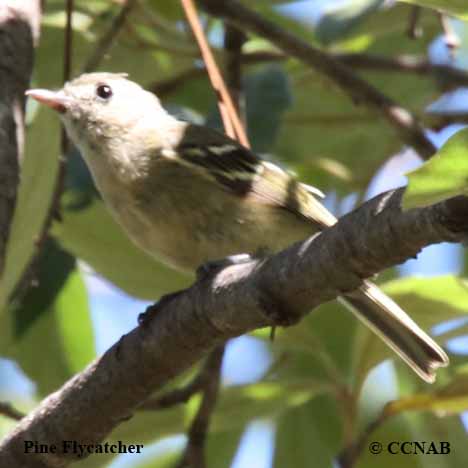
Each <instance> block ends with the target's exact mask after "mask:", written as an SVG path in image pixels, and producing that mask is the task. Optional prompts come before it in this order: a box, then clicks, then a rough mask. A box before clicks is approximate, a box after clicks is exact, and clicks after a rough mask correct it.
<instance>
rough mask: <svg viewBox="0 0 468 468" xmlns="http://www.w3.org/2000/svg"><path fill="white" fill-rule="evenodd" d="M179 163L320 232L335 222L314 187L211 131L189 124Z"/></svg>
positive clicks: (180, 145) (181, 140)
mask: <svg viewBox="0 0 468 468" xmlns="http://www.w3.org/2000/svg"><path fill="white" fill-rule="evenodd" d="M176 151H177V153H178V154H179V155H180V156H181V158H182V159H180V158H178V162H179V163H182V164H187V165H191V166H192V167H193V166H195V167H197V166H198V167H199V168H200V169H203V171H200V173H204V174H206V175H207V176H208V177H210V178H211V179H212V180H213V179H214V180H216V181H217V182H218V183H219V184H221V185H222V186H223V187H224V188H225V189H227V190H229V191H231V192H232V193H233V194H235V195H237V196H244V197H247V196H248V197H252V198H254V199H255V201H257V202H259V203H267V204H269V205H271V206H275V207H278V208H282V209H286V210H288V211H290V212H292V213H294V214H296V215H298V216H300V217H302V218H305V219H307V220H309V221H312V222H313V223H314V224H316V225H317V227H318V228H319V229H323V228H324V227H327V226H331V225H332V224H334V223H335V222H336V218H335V217H334V216H333V215H332V214H331V213H330V212H329V211H328V210H327V209H326V208H325V207H324V206H323V205H322V204H321V203H320V201H319V200H318V199H317V198H316V197H317V196H323V195H322V194H321V192H320V191H319V190H317V189H315V188H314V187H311V186H308V185H305V184H302V183H300V182H299V181H298V180H297V179H296V178H295V177H294V176H293V175H291V174H289V173H288V172H286V171H284V170H283V169H281V168H280V167H278V166H276V165H275V164H273V163H271V162H267V161H264V160H262V159H261V158H260V157H258V156H257V155H256V154H255V153H253V152H252V151H250V150H249V149H247V148H245V147H244V146H242V145H240V144H239V143H238V142H237V141H235V140H232V139H231V138H229V137H227V136H226V135H224V134H222V133H220V132H218V131H216V130H214V129H210V128H208V127H203V128H201V127H200V126H198V125H193V124H186V125H184V126H183V131H182V134H181V135H179V138H178V143H177V145H176Z"/></svg>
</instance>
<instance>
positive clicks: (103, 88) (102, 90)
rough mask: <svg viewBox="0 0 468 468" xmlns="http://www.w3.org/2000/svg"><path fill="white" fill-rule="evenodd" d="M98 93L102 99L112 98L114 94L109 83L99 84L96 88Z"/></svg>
mask: <svg viewBox="0 0 468 468" xmlns="http://www.w3.org/2000/svg"><path fill="white" fill-rule="evenodd" d="M96 94H97V95H98V97H100V98H101V99H110V97H111V96H112V88H111V87H110V86H109V85H105V84H104V85H99V86H98V87H97V88H96Z"/></svg>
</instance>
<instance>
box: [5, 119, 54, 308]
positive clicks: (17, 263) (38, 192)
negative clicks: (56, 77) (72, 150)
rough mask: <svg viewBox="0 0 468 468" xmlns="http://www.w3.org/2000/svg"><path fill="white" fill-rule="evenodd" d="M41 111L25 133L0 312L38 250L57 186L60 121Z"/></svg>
mask: <svg viewBox="0 0 468 468" xmlns="http://www.w3.org/2000/svg"><path fill="white" fill-rule="evenodd" d="M38 114H39V115H38V117H37V118H36V119H35V120H36V122H37V123H36V125H34V126H33V127H31V129H30V130H28V132H27V133H26V136H27V143H26V154H25V157H24V160H23V164H22V166H21V181H20V185H19V189H18V198H17V202H16V207H15V213H14V217H13V222H12V225H11V231H10V237H9V240H8V244H7V252H6V260H5V270H4V271H3V275H2V281H1V282H0V315H1V314H2V312H3V311H4V309H5V306H6V305H7V303H8V301H9V300H10V296H11V294H12V293H13V291H14V289H15V287H16V285H17V283H18V282H19V281H20V279H21V276H22V274H23V272H24V270H25V268H26V266H27V265H28V263H29V261H30V259H31V257H32V256H33V255H34V254H35V252H36V250H37V247H36V242H37V239H38V238H40V236H41V234H40V233H41V231H42V228H43V225H44V222H45V219H46V217H47V214H48V212H49V206H50V204H51V200H52V194H53V191H54V187H55V178H56V174H57V169H58V157H57V154H58V152H57V149H58V144H59V140H58V121H57V120H56V119H55V118H53V116H52V114H51V113H49V112H47V111H45V112H44V111H42V112H41V111H40V112H39V113H38ZM44 135H47V138H44ZM54 142H55V147H54Z"/></svg>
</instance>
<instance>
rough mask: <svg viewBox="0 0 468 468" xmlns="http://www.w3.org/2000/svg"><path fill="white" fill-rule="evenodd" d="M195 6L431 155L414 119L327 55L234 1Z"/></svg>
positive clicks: (424, 154)
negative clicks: (305, 69)
mask: <svg viewBox="0 0 468 468" xmlns="http://www.w3.org/2000/svg"><path fill="white" fill-rule="evenodd" d="M199 3H200V4H201V5H202V6H203V7H204V8H205V9H206V10H207V11H208V12H209V13H211V14H213V15H216V16H219V17H221V18H223V19H225V20H227V21H231V22H232V23H233V24H235V25H237V26H238V27H239V28H241V29H243V30H248V31H251V32H253V33H255V34H258V35H259V36H261V37H264V38H266V39H268V40H269V41H271V42H272V43H273V44H275V45H276V46H277V47H278V48H279V49H281V50H283V51H284V52H285V53H286V54H288V55H290V56H292V57H295V58H297V59H299V60H301V61H303V62H304V63H306V64H307V65H309V66H311V67H312V68H314V69H315V70H317V71H319V72H320V73H323V74H324V75H326V76H327V77H328V78H330V79H331V80H332V81H333V82H334V83H335V84H336V85H338V86H339V87H340V88H341V89H342V90H343V91H344V92H345V93H346V94H348V95H349V97H350V98H351V99H352V100H353V101H354V102H356V103H359V104H362V105H365V106H367V107H369V108H370V109H372V110H373V111H375V112H376V113H378V114H380V115H381V116H382V117H383V118H384V119H385V120H387V122H388V123H389V124H390V125H391V126H392V127H393V128H394V129H395V130H396V131H397V133H398V135H399V136H400V138H401V140H402V141H403V142H404V143H406V144H407V145H409V146H412V147H413V148H414V149H415V150H416V151H417V152H418V154H419V155H420V156H421V157H422V158H424V159H428V158H430V157H431V156H432V155H433V154H434V153H435V151H436V149H435V147H434V145H433V144H432V143H431V142H430V140H429V139H428V138H427V137H426V136H425V134H424V131H423V128H422V127H421V125H420V124H419V122H418V121H417V119H416V117H415V116H414V115H412V114H411V113H410V112H409V111H408V110H407V109H405V108H404V107H402V106H401V105H399V104H398V103H396V102H394V101H393V100H392V99H390V98H389V97H387V96H385V95H384V94H382V93H381V92H380V91H379V90H378V89H376V88H374V87H373V86H372V85H371V84H370V83H368V82H366V81H365V80H363V79H362V78H360V77H359V76H357V75H356V74H354V73H353V72H352V71H351V70H350V69H349V68H348V67H346V66H345V65H343V64H341V63H340V62H338V61H337V60H335V59H334V58H333V57H332V56H331V55H329V54H327V53H325V52H323V51H321V50H319V49H316V48H315V47H313V46H311V45H309V44H308V43H307V42H305V41H303V40H301V39H299V38H298V37H296V36H294V35H293V34H291V33H289V32H288V31H286V30H284V29H282V28H280V27H279V26H276V25H275V24H273V23H271V22H270V21H268V20H266V19H265V18H263V17H262V16H260V15H258V14H257V13H255V12H254V11H251V10H249V9H248V8H246V7H244V6H243V5H241V4H240V3H239V2H237V1H236V0H200V2H199Z"/></svg>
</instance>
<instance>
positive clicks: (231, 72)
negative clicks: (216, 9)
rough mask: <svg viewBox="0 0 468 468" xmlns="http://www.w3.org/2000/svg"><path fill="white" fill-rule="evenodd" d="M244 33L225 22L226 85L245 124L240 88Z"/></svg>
mask: <svg viewBox="0 0 468 468" xmlns="http://www.w3.org/2000/svg"><path fill="white" fill-rule="evenodd" d="M246 40H247V37H246V35H245V34H244V33H243V32H242V31H241V30H240V29H238V28H236V27H235V26H232V25H229V24H226V26H225V31H224V49H225V50H226V85H227V87H228V89H229V91H230V93H231V96H232V100H233V101H234V106H235V107H236V110H237V112H238V114H239V116H240V119H241V121H242V123H243V125H244V128H245V127H246V125H245V123H246V122H245V99H244V94H243V89H242V46H243V45H244V43H245V41H246Z"/></svg>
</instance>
